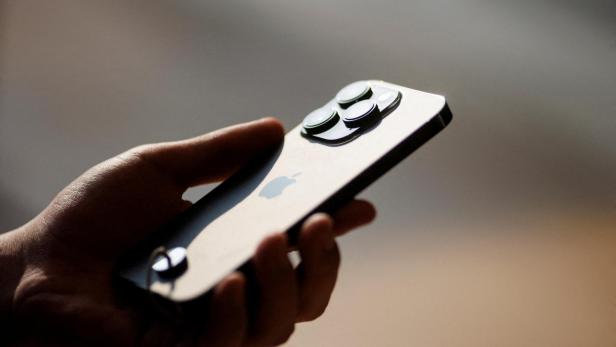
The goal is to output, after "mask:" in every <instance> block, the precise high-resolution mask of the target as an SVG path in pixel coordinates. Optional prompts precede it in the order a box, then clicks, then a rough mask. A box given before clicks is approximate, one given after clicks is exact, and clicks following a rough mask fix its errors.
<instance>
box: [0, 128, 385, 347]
mask: <svg viewBox="0 0 616 347" xmlns="http://www.w3.org/2000/svg"><path fill="white" fill-rule="evenodd" d="M283 135H284V132H283V129H282V126H281V125H280V123H279V122H278V121H276V120H275V119H271V118H268V119H263V120H259V121H255V122H252V123H246V124H241V125H237V126H233V127H229V128H225V129H222V130H219V131H216V132H213V133H210V134H207V135H203V136H200V137H196V138H193V139H189V140H184V141H178V142H169V143H160V144H153V145H144V146H140V147H136V148H134V149H131V150H129V151H127V152H125V153H122V154H120V155H118V156H116V157H114V158H111V159H109V160H107V161H105V162H103V163H101V164H99V165H96V166H95V167H93V168H92V169H90V170H88V171H87V172H86V173H84V174H83V175H82V176H80V177H79V178H77V179H76V180H75V181H74V182H72V183H71V184H70V185H68V186H67V187H66V188H65V189H64V190H63V191H62V192H60V193H59V194H58V195H57V196H56V197H55V199H54V200H53V201H52V202H51V204H50V205H49V206H48V207H47V208H46V209H45V210H44V211H43V212H42V213H41V214H40V215H38V216H37V217H36V218H34V219H33V220H32V221H31V222H29V223H28V224H26V225H24V226H23V227H21V228H19V229H16V230H14V231H13V232H10V233H7V234H4V235H2V236H1V237H0V250H2V251H0V261H3V260H4V259H9V258H10V259H13V264H11V266H8V267H5V264H3V268H6V269H11V270H10V271H7V272H6V273H5V276H6V278H3V279H2V282H1V283H2V284H3V286H4V288H2V290H3V293H2V296H0V299H1V300H2V301H0V305H1V306H2V307H3V308H2V309H0V313H1V312H5V311H10V317H9V320H10V322H11V324H12V325H13V332H14V337H15V340H16V341H15V342H16V343H17V344H21V345H29V344H34V345H39V344H41V343H44V344H48V343H49V344H58V345H69V344H75V345H106V346H109V345H120V346H123V345H135V344H137V345H163V346H164V345H205V346H270V345H276V344H280V343H283V342H284V341H286V340H287V339H288V337H289V336H290V334H291V333H292V332H293V327H294V324H295V323H296V322H302V321H309V320H313V319H315V318H317V317H318V316H320V315H321V314H322V312H323V311H324V310H325V307H326V306H327V304H328V301H329V298H330V295H331V292H332V290H333V287H334V284H335V281H336V275H337V271H338V266H339V262H340V255H339V253H338V247H337V245H336V242H335V239H334V237H335V236H337V235H340V234H343V233H345V232H347V231H349V230H350V229H353V228H355V227H358V226H360V225H362V224H365V223H368V222H370V221H371V220H372V219H373V218H374V215H375V211H374V208H373V207H372V205H371V204H370V203H368V202H364V201H357V200H356V201H352V202H351V203H349V204H348V205H347V206H345V207H343V208H342V209H341V210H340V211H338V213H337V214H335V215H334V216H333V218H332V217H330V216H328V215H325V214H316V215H313V216H311V217H310V218H309V219H308V220H307V221H306V222H305V223H304V225H303V227H302V228H301V231H300V235H299V241H298V246H297V248H298V250H299V252H300V255H301V258H302V261H301V264H300V265H299V266H298V267H297V268H293V267H292V265H291V263H290V262H289V259H288V256H287V253H288V251H289V246H288V244H287V239H286V236H285V235H284V234H283V233H281V234H275V235H272V236H270V237H268V238H266V239H265V240H263V242H262V243H261V244H260V246H259V247H258V249H257V251H256V254H255V255H254V257H253V259H252V260H251V261H252V268H253V269H254V277H255V279H254V281H255V282H254V283H252V282H251V283H250V284H251V288H252V287H255V288H256V291H255V293H257V294H256V302H255V304H254V305H253V304H250V305H249V304H248V302H247V301H246V296H247V290H246V288H247V285H248V284H249V283H248V281H247V279H246V278H245V277H244V275H243V274H241V273H238V272H236V273H233V274H231V275H229V276H228V277H227V278H225V279H224V280H223V281H221V282H220V283H219V284H218V285H217V286H216V287H215V289H214V292H213V295H212V297H211V300H210V301H209V303H208V305H207V308H206V309H205V310H204V313H203V316H204V317H206V318H205V323H204V325H203V326H199V327H196V328H194V329H180V330H178V329H176V328H172V327H171V326H169V325H168V324H166V323H165V321H164V320H162V319H157V318H156V317H152V315H151V314H150V313H148V312H149V311H148V310H147V308H145V307H144V305H142V304H141V303H138V302H137V301H131V302H124V301H123V300H122V298H121V295H118V293H117V290H114V289H117V288H115V287H114V285H113V284H112V278H113V270H114V266H115V265H116V263H117V261H118V259H119V258H120V257H121V256H122V255H124V254H125V253H126V252H127V251H128V250H130V249H131V248H132V247H134V246H135V245H137V244H138V243H139V242H140V241H141V240H143V239H144V238H145V237H146V236H147V235H148V234H150V233H152V232H154V231H156V230H157V229H159V228H160V227H161V226H162V225H165V224H166V223H168V222H169V221H170V220H172V219H173V218H174V217H175V216H177V215H178V214H179V213H181V212H182V211H184V210H185V209H186V208H188V207H189V206H190V205H191V203H190V202H187V201H185V200H183V199H182V194H183V193H184V191H185V190H186V189H187V188H189V187H191V186H195V185H199V184H205V183H211V182H216V181H220V180H223V179H225V178H226V177H228V176H229V175H230V174H232V173H233V172H234V171H235V170H236V169H237V168H238V167H240V166H242V165H243V164H245V163H246V162H247V161H248V160H250V159H251V158H253V157H254V156H255V155H256V154H258V153H260V152H262V151H264V150H267V149H271V148H272V147H273V146H276V145H277V144H278V143H279V142H280V141H281V139H282V137H283ZM4 253H7V254H10V255H11V256H12V257H5V258H3V257H1V256H2V255H3V254H4ZM15 259H16V260H15ZM3 276H4V275H3ZM251 281H252V280H251ZM6 287H10V288H11V290H10V293H9V292H8V291H6V290H5V289H6ZM13 289H14V290H13ZM7 293H9V294H7ZM7 307H9V308H10V309H7Z"/></svg>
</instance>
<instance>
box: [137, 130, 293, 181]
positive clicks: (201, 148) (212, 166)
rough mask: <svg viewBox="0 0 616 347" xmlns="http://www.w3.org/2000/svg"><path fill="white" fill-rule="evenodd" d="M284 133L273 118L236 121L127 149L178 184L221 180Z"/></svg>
mask: <svg viewBox="0 0 616 347" xmlns="http://www.w3.org/2000/svg"><path fill="white" fill-rule="evenodd" d="M283 137H284V129H283V127H282V124H281V123H280V122H279V121H278V120H276V119H274V118H263V119H260V120H257V121H253V122H249V123H244V124H238V125H234V126H231V127H227V128H224V129H220V130H217V131H214V132H211V133H209V134H205V135H202V136H198V137H194V138H191V139H187V140H182V141H175V142H165V143H158V144H152V145H144V146H140V147H137V148H135V149H133V150H132V151H131V152H132V153H133V154H137V155H138V156H139V157H140V158H142V159H144V160H146V161H148V162H149V163H151V164H153V166H155V167H156V168H158V169H159V170H161V171H162V172H163V173H164V174H165V175H168V176H169V177H170V178H171V179H172V180H173V181H175V182H177V183H178V184H179V185H180V186H181V187H183V188H187V187H190V186H194V185H198V184H203V183H210V182H215V181H220V180H223V179H224V178H226V177H228V176H229V175H230V174H232V173H233V172H234V171H235V170H237V168H239V167H241V166H242V165H243V164H245V163H246V162H248V161H250V160H251V159H253V158H254V157H255V156H256V155H258V154H259V153H262V152H263V151H265V150H268V149H272V148H274V146H275V145H277V144H279V143H280V142H281V141H282V139H283Z"/></svg>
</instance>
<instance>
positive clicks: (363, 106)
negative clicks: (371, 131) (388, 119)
mask: <svg viewBox="0 0 616 347" xmlns="http://www.w3.org/2000/svg"><path fill="white" fill-rule="evenodd" d="M380 119H381V113H380V112H379V108H378V107H377V105H376V104H375V103H374V102H373V101H371V100H362V101H359V102H357V103H355V104H353V106H351V107H349V108H348V109H347V110H346V111H345V112H344V114H343V117H342V120H343V121H344V123H345V124H346V125H347V126H348V127H350V128H358V127H365V126H368V125H370V124H372V123H374V122H377V121H378V120H380Z"/></svg>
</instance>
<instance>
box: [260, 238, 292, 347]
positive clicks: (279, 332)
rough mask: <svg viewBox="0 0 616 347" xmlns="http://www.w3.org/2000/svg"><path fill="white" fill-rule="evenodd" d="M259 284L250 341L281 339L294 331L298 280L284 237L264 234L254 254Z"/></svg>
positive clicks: (277, 341)
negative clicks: (263, 238) (265, 236)
mask: <svg viewBox="0 0 616 347" xmlns="http://www.w3.org/2000/svg"><path fill="white" fill-rule="evenodd" d="M253 265H254V271H255V276H256V280H257V286H258V298H257V303H256V306H257V307H256V311H255V314H254V316H253V322H252V323H253V324H252V327H251V331H250V332H249V333H250V341H251V343H250V345H256V346H272V345H279V344H282V343H284V342H285V341H286V340H287V339H288V338H289V336H290V335H291V334H292V333H293V330H294V326H295V318H296V316H297V307H298V303H297V283H296V278H295V272H294V269H293V266H292V265H291V262H290V261H289V258H288V255H287V238H286V236H285V235H284V234H276V235H272V236H270V237H268V238H266V239H265V240H264V241H263V242H262V243H261V244H260V245H259V247H258V249H257V252H256V254H255V256H254V258H253Z"/></svg>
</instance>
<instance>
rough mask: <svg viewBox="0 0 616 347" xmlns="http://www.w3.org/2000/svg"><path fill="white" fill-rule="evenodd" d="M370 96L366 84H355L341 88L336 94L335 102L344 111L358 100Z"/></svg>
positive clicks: (370, 91)
mask: <svg viewBox="0 0 616 347" xmlns="http://www.w3.org/2000/svg"><path fill="white" fill-rule="evenodd" d="M371 95H372V90H371V89H370V85H369V84H368V83H366V82H355V83H351V84H349V85H348V86H346V87H344V88H342V89H341V90H340V91H339V92H338V94H336V102H338V105H340V107H342V108H343V109H346V108H348V107H350V106H351V105H353V104H354V103H355V102H357V101H360V100H365V99H368V98H369V97H370V96H371Z"/></svg>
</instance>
